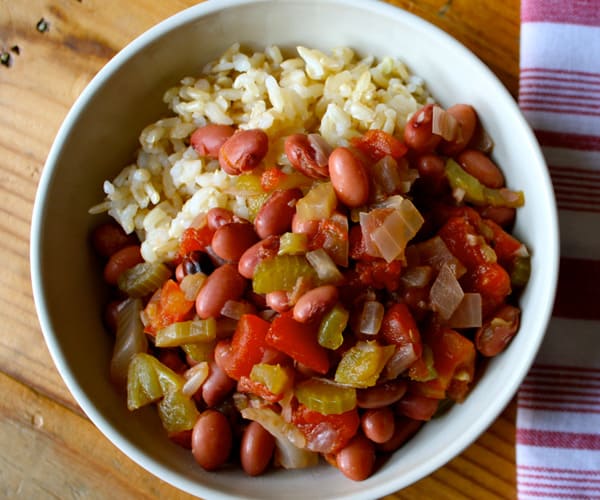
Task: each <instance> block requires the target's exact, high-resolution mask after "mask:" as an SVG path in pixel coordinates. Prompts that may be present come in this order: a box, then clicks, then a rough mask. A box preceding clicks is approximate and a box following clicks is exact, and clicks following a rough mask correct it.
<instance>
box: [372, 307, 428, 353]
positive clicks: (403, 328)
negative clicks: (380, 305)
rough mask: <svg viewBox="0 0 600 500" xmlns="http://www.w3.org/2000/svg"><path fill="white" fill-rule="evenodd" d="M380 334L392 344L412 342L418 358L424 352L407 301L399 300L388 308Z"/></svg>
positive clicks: (401, 344)
mask: <svg viewBox="0 0 600 500" xmlns="http://www.w3.org/2000/svg"><path fill="white" fill-rule="evenodd" d="M380 334H381V335H382V337H383V338H384V339H385V340H386V342H388V343H390V344H396V345H398V346H404V345H408V344H412V347H413V350H414V352H415V355H416V356H417V358H420V357H421V354H422V352H423V345H422V343H421V335H420V334H419V329H418V328H417V323H416V322H415V319H414V318H413V315H412V314H411V312H410V309H409V308H408V306H407V305H406V304H405V303H403V302H397V303H396V304H394V305H392V306H391V307H389V308H388V309H387V310H386V312H385V314H384V316H383V321H382V322H381V329H380Z"/></svg>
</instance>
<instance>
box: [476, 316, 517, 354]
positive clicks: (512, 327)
mask: <svg viewBox="0 0 600 500" xmlns="http://www.w3.org/2000/svg"><path fill="white" fill-rule="evenodd" d="M520 315H521V310H520V309H519V308H518V307H514V306H511V305H508V304H506V305H504V306H502V307H501V308H500V310H498V311H496V312H495V313H494V317H493V318H492V319H491V320H489V321H487V322H486V323H485V324H484V325H483V326H482V327H481V328H479V330H477V333H476V334H475V347H477V350H478V351H479V352H480V353H481V354H483V355H484V356H488V357H491V356H496V355H497V354H500V353H501V352H502V351H503V350H504V349H505V348H506V346H507V345H508V343H509V342H510V341H511V339H512V338H513V337H514V336H515V334H516V333H517V330H518V329H519V319H520V318H519V317H520Z"/></svg>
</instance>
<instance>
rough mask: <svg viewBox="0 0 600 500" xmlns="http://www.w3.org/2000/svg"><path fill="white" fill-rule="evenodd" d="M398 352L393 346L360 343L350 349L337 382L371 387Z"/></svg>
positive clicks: (340, 366) (342, 362) (339, 365)
mask: <svg viewBox="0 0 600 500" xmlns="http://www.w3.org/2000/svg"><path fill="white" fill-rule="evenodd" d="M395 350H396V348H395V346H393V345H386V346H382V345H379V344H378V343H377V342H376V341H368V342H365V341H358V342H357V343H356V344H355V345H354V346H353V347H351V348H350V349H348V350H347V351H346V352H345V353H344V355H343V357H342V359H341V360H340V363H339V364H338V367H337V370H336V372H335V381H336V382H339V383H340V384H346V385H349V386H350V387H357V388H364V387H371V386H373V385H375V384H376V383H377V379H378V378H379V374H380V373H381V370H383V367H384V366H385V364H386V363H387V362H388V360H389V359H390V358H391V357H392V355H393V354H394V351H395Z"/></svg>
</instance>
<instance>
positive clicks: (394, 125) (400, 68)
mask: <svg viewBox="0 0 600 500" xmlns="http://www.w3.org/2000/svg"><path fill="white" fill-rule="evenodd" d="M297 52H298V56H297V57H292V58H287V59H285V58H284V57H283V56H282V54H281V51H280V49H279V48H278V47H276V46H271V47H267V48H266V49H265V51H264V52H255V53H252V54H250V55H248V54H246V53H244V52H242V50H241V49H240V46H239V44H234V45H233V46H231V47H230V48H229V49H228V50H227V51H226V52H225V53H224V54H223V55H222V56H221V58H220V59H219V60H217V61H213V62H211V63H209V64H208V65H207V66H206V67H205V68H204V71H203V75H202V76H201V77H200V78H195V77H186V78H184V79H183V80H182V81H181V84H180V85H179V86H176V87H173V88H171V89H169V90H167V92H166V93H165V95H164V101H165V102H166V103H167V104H168V106H169V108H170V110H171V111H172V112H173V114H174V115H173V116H171V117H168V118H164V119H161V120H158V121H157V122H156V123H153V124H151V125H149V126H148V127H146V128H145V129H144V130H143V131H142V133H141V135H140V144H141V148H140V150H139V152H138V154H137V160H136V162H135V163H134V164H132V165H129V166H127V167H125V168H124V169H123V170H122V171H121V172H120V173H119V175H117V177H116V178H115V179H113V180H112V181H105V182H104V192H105V193H106V199H105V201H104V202H103V203H100V204H99V205H96V206H95V207H93V208H92V209H91V210H90V212H91V213H100V212H105V211H108V213H109V214H110V215H111V216H112V217H114V218H115V219H116V220H117V221H118V222H119V223H120V224H121V225H122V226H123V228H124V229H125V231H126V232H127V233H132V232H134V231H135V232H136V233H137V234H138V236H139V237H140V240H141V241H142V255H143V257H144V258H145V259H146V260H147V261H155V260H169V259H172V258H173V257H174V256H175V255H176V252H177V246H178V240H179V237H180V236H181V234H182V233H183V231H184V230H185V229H186V228H187V227H189V226H190V225H191V224H192V221H193V220H194V219H195V218H196V217H197V216H198V215H199V214H201V213H202V212H206V211H207V210H208V209H210V208H212V207H217V206H218V207H225V208H229V209H231V210H233V211H234V212H235V213H237V214H238V215H240V216H242V217H248V215H249V210H248V207H247V206H246V200H245V198H244V197H242V196H236V195H234V194H231V193H227V192H226V191H227V190H228V188H230V187H231V185H232V181H233V179H234V178H232V177H230V176H229V175H228V174H226V173H225V172H223V171H222V170H221V169H220V168H219V164H218V162H217V161H216V160H207V159H206V158H203V157H199V156H198V155H197V154H196V152H195V151H194V149H193V148H191V147H190V146H189V145H188V144H189V141H188V139H189V136H190V134H191V133H192V132H193V131H194V130H195V129H196V128H197V127H199V126H203V125H206V124H207V123H219V124H228V125H235V126H239V127H240V128H244V129H247V128H262V129H263V130H265V132H266V133H267V134H268V136H269V140H270V150H269V154H268V158H266V159H265V161H266V162H267V164H275V163H276V164H278V165H280V166H282V167H283V168H285V167H286V164H287V159H286V158H285V155H284V154H283V140H284V138H285V137H286V136H287V135H289V134H291V133H296V132H319V133H320V134H321V135H322V136H323V137H324V138H325V139H326V140H327V141H328V142H329V143H330V144H331V145H333V146H338V145H346V144H347V143H348V140H349V139H350V138H351V137H353V136H356V135H358V134H361V133H364V132H365V131H366V130H368V129H382V130H385V131H386V132H388V133H390V134H396V135H399V134H402V132H403V130H404V126H405V124H406V121H407V118H408V117H409V116H410V115H411V114H412V113H413V112H414V111H416V110H417V109H418V108H419V107H421V106H422V105H423V104H425V103H428V102H432V99H431V97H430V96H429V94H428V92H427V90H426V88H425V86H424V83H423V81H422V80H421V79H420V78H419V77H416V76H414V75H411V74H410V73H409V71H408V69H407V68H406V66H405V65H404V64H403V63H402V62H401V61H399V60H397V59H393V58H391V57H385V58H383V59H381V60H377V59H375V58H374V57H366V58H364V59H360V58H359V57H358V56H357V54H356V53H355V52H354V51H353V50H352V49H350V48H347V47H342V48H337V49H334V50H333V51H332V53H331V54H325V53H323V52H320V51H318V50H314V49H308V48H305V47H298V48H297Z"/></svg>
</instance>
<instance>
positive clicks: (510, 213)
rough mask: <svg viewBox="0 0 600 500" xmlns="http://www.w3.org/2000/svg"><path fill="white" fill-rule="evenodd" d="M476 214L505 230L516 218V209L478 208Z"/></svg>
mask: <svg viewBox="0 0 600 500" xmlns="http://www.w3.org/2000/svg"><path fill="white" fill-rule="evenodd" d="M478 212H479V213H480V214H481V216H482V217H483V218H484V219H491V220H493V221H494V222H495V223H496V224H498V225H499V226H501V227H503V228H505V229H506V228H508V227H511V226H512V225H513V223H514V222H515V218H516V216H517V209H516V208H511V207H492V206H488V207H482V208H478Z"/></svg>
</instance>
